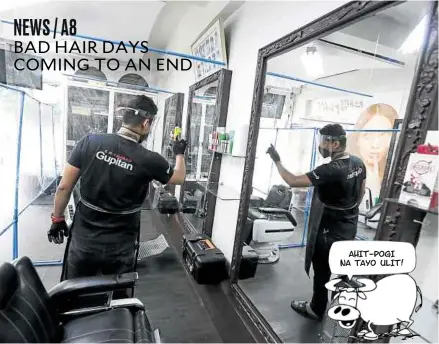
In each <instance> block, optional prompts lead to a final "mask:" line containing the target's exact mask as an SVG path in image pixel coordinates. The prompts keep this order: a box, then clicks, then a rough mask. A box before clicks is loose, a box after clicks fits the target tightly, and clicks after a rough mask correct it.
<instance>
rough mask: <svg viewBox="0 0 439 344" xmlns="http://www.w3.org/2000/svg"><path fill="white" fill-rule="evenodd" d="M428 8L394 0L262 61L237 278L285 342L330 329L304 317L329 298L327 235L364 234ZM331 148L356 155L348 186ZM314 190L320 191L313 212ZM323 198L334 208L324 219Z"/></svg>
mask: <svg viewBox="0 0 439 344" xmlns="http://www.w3.org/2000/svg"><path fill="white" fill-rule="evenodd" d="M427 11H428V3H425V2H408V3H403V4H399V5H397V6H395V7H392V8H389V9H386V10H384V11H381V12H379V13H376V14H375V15H374V16H372V17H370V18H366V19H364V20H362V21H360V22H357V23H355V24H353V25H351V26H349V27H346V28H344V29H342V30H340V31H337V32H334V33H331V34H329V35H327V36H325V37H322V38H319V39H317V40H315V41H313V42H309V43H308V44H305V45H303V46H301V47H298V48H296V49H293V50H291V51H288V52H285V53H284V54H282V55H280V56H277V57H275V58H273V59H270V60H269V61H268V63H267V72H266V75H265V86H264V87H265V88H264V95H263V99H262V109H261V113H260V129H259V134H258V143H257V150H256V160H255V166H254V175H253V182H252V187H253V188H252V196H251V199H250V207H249V212H248V217H247V223H246V226H245V229H244V230H243V232H242V237H241V241H242V245H243V258H242V261H241V267H240V280H239V281H238V283H239V285H240V287H241V288H242V289H243V290H244V292H245V293H246V294H247V296H248V297H249V298H250V300H251V301H252V302H253V304H254V305H255V306H256V307H257V308H258V310H259V311H260V312H261V313H262V315H263V316H264V317H265V319H267V321H268V322H269V323H270V325H271V326H272V327H273V329H274V330H275V331H276V332H277V334H278V335H279V337H280V338H281V339H282V340H283V341H285V342H320V341H321V340H322V339H323V340H324V339H325V338H326V340H330V339H331V338H333V336H334V333H333V331H335V330H334V329H335V328H336V327H335V326H334V323H330V321H327V320H325V321H324V322H323V325H322V323H316V322H313V321H314V320H322V319H323V318H324V315H325V309H326V307H327V303H328V292H327V290H326V288H325V283H326V282H328V281H329V278H330V275H331V273H330V269H329V264H328V256H329V247H330V244H331V243H333V242H336V241H339V240H353V239H354V238H356V239H357V240H371V239H373V238H374V235H375V231H376V228H377V224H378V221H379V217H380V208H381V202H382V201H383V199H382V197H383V191H384V188H385V187H386V178H387V175H388V173H389V170H390V166H391V164H392V163H393V160H392V156H393V153H394V150H395V147H396V144H397V140H398V133H399V131H400V128H401V126H400V125H401V123H402V119H403V118H404V116H405V112H406V107H407V102H408V97H409V94H410V89H411V87H412V79H413V76H414V72H415V67H416V62H417V59H418V51H419V47H420V45H421V43H422V38H423V36H422V32H423V28H424V26H425V19H424V18H425V15H426V14H427ZM419 32H421V34H419ZM416 35H418V36H416ZM414 36H416V37H417V38H416V37H414ZM334 125H336V126H334ZM270 145H272V148H271V154H267V150H268V149H269V147H270ZM276 155H278V156H279V158H280V166H281V167H279V164H276V163H275V162H276V161H277V160H278V159H276ZM336 159H340V161H342V159H345V160H346V163H347V164H348V165H347V166H349V168H351V167H352V166H353V164H354V162H355V164H357V165H355V166H357V167H358V168H356V170H358V176H356V177H358V178H359V179H358V183H356V184H355V187H354V186H352V185H351V186H349V187H348V186H346V185H347V184H346V185H345V184H343V183H342V182H339V181H338V180H337V178H336V175H335V174H331V173H330V172H331V170H330V169H328V168H327V165H326V164H328V163H329V162H331V160H336ZM348 161H349V163H348ZM343 163H344V162H340V163H339V164H343ZM330 166H332V165H330ZM360 167H361V171H360ZM364 170H365V171H364ZM312 171H314V175H315V176H313V172H312ZM360 176H362V177H361V178H360ZM360 179H361V180H360ZM363 180H365V184H364V187H363V188H361V185H362V182H363ZM309 186H311V187H309ZM349 190H350V191H349ZM363 191H364V197H363V198H362V197H361V194H362V192H363ZM314 193H315V195H314ZM348 193H349V195H348ZM325 195H326V196H325ZM355 195H357V196H355ZM314 196H316V197H314ZM313 197H314V199H315V200H317V201H315V202H317V203H318V202H324V200H325V201H326V203H325V204H326V205H325V208H323V205H322V204H320V209H321V210H320V215H318V214H316V209H319V208H318V206H317V205H316V206H314V204H317V203H315V202H314V201H313ZM322 198H323V199H324V200H323V199H322ZM334 198H337V199H334ZM354 198H355V200H354ZM348 199H349V200H350V201H352V204H353V205H352V206H351V207H348V208H349V209H348V208H346V207H347V203H349V202H348V201H347V200H348ZM330 200H332V201H333V203H334V204H336V205H338V207H340V209H338V208H337V209H333V210H332V211H333V213H334V214H338V215H340V216H341V217H340V218H338V217H337V216H338V215H337V216H336V215H334V216H335V217H334V218H332V220H331V219H329V220H328V218H329V215H328V214H329V212H330V211H329V210H328V206H329V205H328V204H329V201H330ZM342 203H346V207H345V206H342V205H341V204H342ZM311 204H313V207H311ZM322 214H323V215H322ZM348 217H349V219H348ZM320 219H322V220H321V221H322V222H320ZM323 221H329V222H328V225H324V227H325V228H324V229H321V228H323V227H322V226H323V223H326V222H323ZM331 221H332V222H331ZM333 227H334V228H335V227H337V228H338V231H336V230H332V228H333ZM323 233H324V235H323ZM325 240H326V241H325ZM328 243H329V244H328ZM307 246H308V249H306V247H307ZM304 267H308V269H309V268H310V267H312V269H310V273H309V276H310V277H311V278H309V277H308V276H307V273H306V272H305V271H304ZM434 301H435V300H434ZM290 305H291V307H290ZM292 308H293V309H292ZM418 316H427V315H421V314H419V315H418ZM312 319H314V320H312ZM329 320H330V319H329ZM415 323H416V322H415ZM316 324H318V326H320V329H321V331H315V326H316ZM422 326H423V324H422V322H418V323H416V327H418V328H416V329H413V330H415V331H419V332H420V333H422V331H423V329H422V328H421V327H422ZM311 327H313V329H314V330H312V331H310V330H309V329H310V328H311ZM307 329H308V330H307ZM336 330H337V331H341V332H343V333H341V332H340V333H338V334H337V335H338V336H342V337H343V336H345V337H346V338H347V337H348V336H349V333H350V330H349V329H345V330H342V329H340V328H339V327H337V329H336ZM319 332H320V333H319ZM325 336H326V337H325Z"/></svg>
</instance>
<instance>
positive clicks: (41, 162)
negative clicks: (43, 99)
mask: <svg viewBox="0 0 439 344" xmlns="http://www.w3.org/2000/svg"><path fill="white" fill-rule="evenodd" d="M38 117H39V120H40V176H41V177H40V178H41V185H42V186H43V187H44V173H43V170H44V168H43V128H42V126H43V121H42V120H41V103H40V104H39V106H38Z"/></svg>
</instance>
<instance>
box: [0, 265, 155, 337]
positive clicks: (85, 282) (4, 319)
mask: <svg viewBox="0 0 439 344" xmlns="http://www.w3.org/2000/svg"><path fill="white" fill-rule="evenodd" d="M137 278H138V275H137V273H128V274H122V275H114V276H113V275H109V276H98V277H87V278H78V279H72V280H68V281H64V282H61V283H60V284H58V285H56V286H55V287H54V288H52V289H51V290H50V291H49V292H47V291H46V289H45V288H44V286H43V284H42V282H41V279H40V278H39V276H38V274H37V272H36V270H35V268H34V266H33V264H32V262H31V261H30V259H29V258H28V257H23V258H19V259H17V260H15V261H14V262H13V263H3V264H2V265H0V342H2V343H5V342H6V343H7V342H9V343H11V342H15V343H60V342H67V343H79V342H81V343H110V342H113V343H156V342H159V335H158V331H157V330H156V331H154V332H153V331H152V329H151V324H150V322H149V320H148V317H147V316H146V313H145V307H144V306H143V304H142V303H141V302H140V301H139V300H138V299H132V298H127V299H118V300H112V293H113V292H114V291H116V290H120V289H126V288H132V287H134V284H135V282H136V280H137ZM98 296H99V297H98ZM87 297H88V299H89V301H87ZM98 299H102V302H100V301H98ZM79 300H80V301H79Z"/></svg>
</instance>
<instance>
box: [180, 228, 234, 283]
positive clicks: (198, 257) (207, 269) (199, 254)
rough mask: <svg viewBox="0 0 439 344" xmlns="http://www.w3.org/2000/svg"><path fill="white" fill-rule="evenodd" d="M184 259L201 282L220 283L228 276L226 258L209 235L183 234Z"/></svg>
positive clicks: (196, 278) (190, 270)
mask: <svg viewBox="0 0 439 344" xmlns="http://www.w3.org/2000/svg"><path fill="white" fill-rule="evenodd" d="M183 260H184V262H185V264H186V266H187V267H188V269H189V272H190V273H191V274H192V276H193V277H194V279H195V281H197V282H198V283H199V284H219V283H220V282H221V281H223V280H224V279H226V277H227V272H226V258H225V257H224V254H223V253H222V252H221V251H220V250H219V249H218V248H216V247H215V245H214V244H213V243H212V241H211V240H210V238H209V237H208V236H207V235H204V234H194V235H183Z"/></svg>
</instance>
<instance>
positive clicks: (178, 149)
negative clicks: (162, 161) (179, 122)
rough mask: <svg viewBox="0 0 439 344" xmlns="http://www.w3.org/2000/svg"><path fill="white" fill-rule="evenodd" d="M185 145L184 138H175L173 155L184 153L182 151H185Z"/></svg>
mask: <svg viewBox="0 0 439 344" xmlns="http://www.w3.org/2000/svg"><path fill="white" fill-rule="evenodd" d="M186 147H187V142H186V141H185V140H177V141H175V142H174V145H173V147H172V150H173V151H174V154H175V155H184V152H185V151H186Z"/></svg>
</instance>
